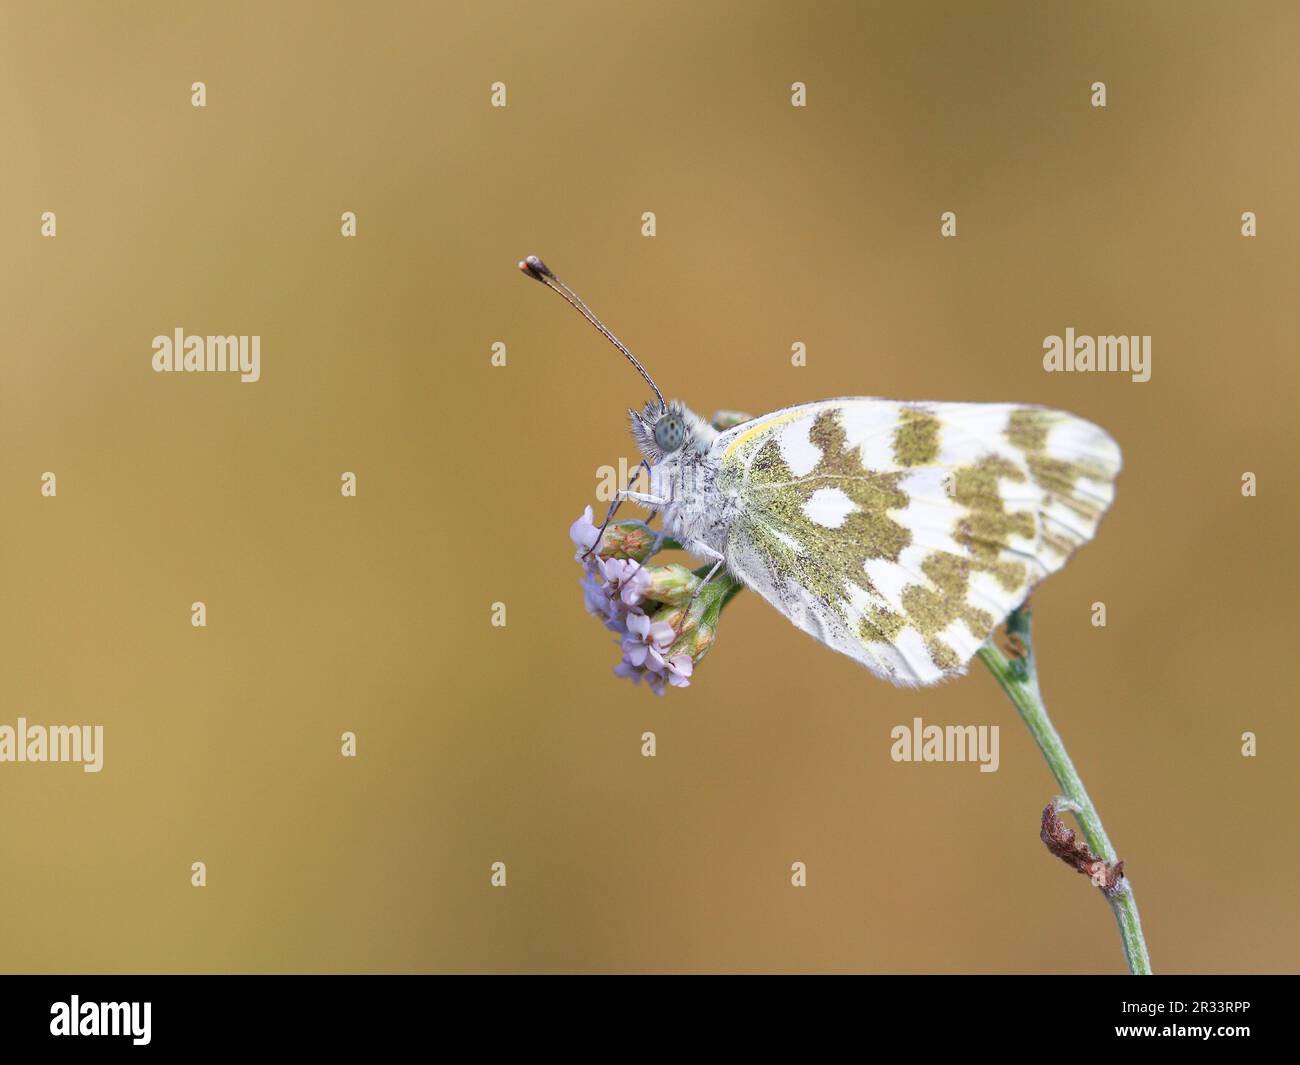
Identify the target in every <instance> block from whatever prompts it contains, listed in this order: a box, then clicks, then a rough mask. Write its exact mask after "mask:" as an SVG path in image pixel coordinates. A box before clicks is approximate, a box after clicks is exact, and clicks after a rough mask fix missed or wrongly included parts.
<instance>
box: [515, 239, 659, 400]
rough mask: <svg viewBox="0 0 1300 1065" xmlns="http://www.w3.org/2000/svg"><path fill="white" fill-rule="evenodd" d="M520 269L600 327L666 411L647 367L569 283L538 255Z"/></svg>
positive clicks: (529, 258)
mask: <svg viewBox="0 0 1300 1065" xmlns="http://www.w3.org/2000/svg"><path fill="white" fill-rule="evenodd" d="M519 269H520V270H522V271H523V272H524V273H525V274H527V275H528V276H529V277H531V278H532V279H533V280H534V281H540V282H541V283H542V284H543V285H545V286H546V287H547V288H549V289H550V290H551V291H553V292H557V293H559V294H560V296H562V297H563V298H564V300H565V302H566V303H568V304H569V306H570V307H572V308H573V309H574V310H576V311H577V312H578V313H579V314H580V315H582V316H583V317H584V318H585V319H587V321H589V322H590V323H591V324H592V325H594V326H595V327H596V328H597V329H599V330H600V332H601V334H602V335H603V336H604V337H605V339H606V340H608V341H609V342H610V343H611V344H613V345H614V347H616V348H618V350H619V351H621V352H622V353H623V354H624V356H626V358H627V361H628V362H630V363H631V364H632V365H633V366H635V367H636V371H637V373H639V374H640V375H641V376H642V377H644V378H645V381H646V384H648V385H649V386H650V388H651V389H652V390H653V391H654V394H655V396H656V397H658V399H659V409H660V410H663V411H666V410H667V409H668V404H667V403H665V402H664V396H663V393H662V392H660V391H659V388H658V386H657V385H656V384H655V383H654V381H653V380H651V378H650V375H649V374H648V373H646V370H645V367H644V366H642V365H641V364H640V363H639V362H637V358H636V356H635V355H633V354H632V353H631V352H630V351H628V350H627V348H626V347H625V346H624V345H623V342H622V341H621V340H619V339H618V337H616V336H615V335H614V334H613V333H611V332H610V331H609V330H608V329H606V328H605V323H604V322H602V321H601V320H600V319H599V318H597V317H596V316H595V315H594V314H592V313H591V310H590V309H589V308H588V307H587V305H586V304H585V303H583V302H582V300H580V299H579V298H578V294H577V293H576V292H574V291H573V289H571V288H569V286H568V285H566V284H565V283H564V282H563V281H561V280H560V279H559V278H558V277H556V276H555V275H554V274H553V273H551V268H550V267H549V266H547V265H546V264H545V263H544V262H542V260H541V259H539V258H538V257H537V256H536V255H530V256H528V258H527V259H525V260H524V261H523V262H521V263H520V264H519Z"/></svg>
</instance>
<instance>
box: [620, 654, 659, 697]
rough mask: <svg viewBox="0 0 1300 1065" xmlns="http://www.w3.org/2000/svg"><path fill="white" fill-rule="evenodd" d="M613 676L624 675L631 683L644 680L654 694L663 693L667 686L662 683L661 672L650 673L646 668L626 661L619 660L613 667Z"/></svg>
mask: <svg viewBox="0 0 1300 1065" xmlns="http://www.w3.org/2000/svg"><path fill="white" fill-rule="evenodd" d="M614 676H616V677H626V678H627V679H628V680H630V681H631V682H632V683H633V684H640V683H641V681H642V680H644V681H645V682H646V686H647V687H648V688H649V689H650V690H651V691H652V692H654V693H655V694H656V695H663V693H664V691H665V690H666V687H667V686H666V685H665V684H664V678H663V674H662V673H652V672H650V671H649V670H647V669H641V668H639V667H637V666H633V665H630V664H629V663H627V662H620V663H619V664H618V665H616V666H615V667H614Z"/></svg>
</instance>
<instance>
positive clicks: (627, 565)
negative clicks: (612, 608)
mask: <svg viewBox="0 0 1300 1065" xmlns="http://www.w3.org/2000/svg"><path fill="white" fill-rule="evenodd" d="M600 567H601V572H602V573H603V574H604V577H605V580H606V581H607V582H609V584H610V586H611V587H612V588H614V589H616V590H617V594H618V597H619V599H621V600H622V602H623V605H624V606H626V607H629V608H631V607H635V606H638V605H639V604H640V602H641V597H642V595H643V594H644V593H645V589H646V588H647V587H648V586H649V584H650V574H649V573H647V572H646V568H645V567H644V566H643V565H641V563H640V562H635V561H633V560H632V559H630V558H607V559H604V560H602V561H601V563H600Z"/></svg>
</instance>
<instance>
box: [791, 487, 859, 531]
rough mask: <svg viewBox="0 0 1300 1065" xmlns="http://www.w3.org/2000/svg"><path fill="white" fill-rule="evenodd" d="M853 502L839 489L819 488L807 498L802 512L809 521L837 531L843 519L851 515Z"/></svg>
mask: <svg viewBox="0 0 1300 1065" xmlns="http://www.w3.org/2000/svg"><path fill="white" fill-rule="evenodd" d="M854 506H855V504H854V502H853V500H851V499H850V498H849V497H848V496H847V495H845V494H844V492H843V491H842V490H841V489H839V488H819V489H817V491H815V492H814V493H813V494H812V495H810V496H809V497H808V501H807V502H806V503H804V505H803V512H804V514H805V515H806V516H807V518H808V520H809V521H815V522H816V523H817V524H818V525H824V526H826V528H828V529H838V528H839V527H840V526H841V525H843V524H844V519H845V518H847V517H848V516H849V515H850V514H852V513H853V509H854Z"/></svg>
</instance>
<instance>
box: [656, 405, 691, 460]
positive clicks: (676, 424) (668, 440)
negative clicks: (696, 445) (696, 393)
mask: <svg viewBox="0 0 1300 1065" xmlns="http://www.w3.org/2000/svg"><path fill="white" fill-rule="evenodd" d="M655 443H656V444H658V445H659V450H660V451H662V452H663V453H664V454H665V455H667V454H671V453H672V452H674V451H676V450H677V449H678V448H680V447H681V446H682V444H684V443H686V426H685V424H684V423H683V422H682V420H681V418H679V417H677V415H676V414H665V415H664V416H663V417H662V418H660V419H659V420H658V421H657V422H655Z"/></svg>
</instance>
